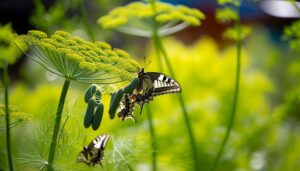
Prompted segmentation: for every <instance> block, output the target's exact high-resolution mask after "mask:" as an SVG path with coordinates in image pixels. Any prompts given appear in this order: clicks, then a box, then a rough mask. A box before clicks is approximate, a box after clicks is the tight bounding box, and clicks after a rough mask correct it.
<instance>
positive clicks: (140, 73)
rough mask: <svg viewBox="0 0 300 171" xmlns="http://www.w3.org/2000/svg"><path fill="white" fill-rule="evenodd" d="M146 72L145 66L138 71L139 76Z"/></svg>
mask: <svg viewBox="0 0 300 171" xmlns="http://www.w3.org/2000/svg"><path fill="white" fill-rule="evenodd" d="M144 74H145V71H144V68H142V69H140V70H139V72H138V77H141V76H143V75H144Z"/></svg>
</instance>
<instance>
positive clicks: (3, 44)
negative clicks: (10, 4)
mask: <svg viewBox="0 0 300 171" xmlns="http://www.w3.org/2000/svg"><path fill="white" fill-rule="evenodd" d="M13 42H14V33H13V30H12V28H11V25H10V24H7V25H4V26H2V25H0V68H1V69H2V79H3V87H4V93H3V94H4V107H3V109H4V111H3V112H4V113H5V120H6V128H5V129H6V148H7V158H8V163H9V169H10V170H14V166H13V161H12V154H11V147H10V144H11V143H10V126H11V123H10V112H12V111H11V110H10V109H11V107H10V106H9V94H8V93H9V92H8V87H9V74H8V65H10V64H13V63H15V62H16V60H17V58H19V57H20V54H21V53H20V51H19V50H18V49H17V48H16V47H15V45H14V43H13ZM13 124H15V123H13Z"/></svg>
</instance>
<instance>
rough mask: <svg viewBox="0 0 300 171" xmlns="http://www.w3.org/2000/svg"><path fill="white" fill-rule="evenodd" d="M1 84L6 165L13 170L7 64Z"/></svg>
mask: <svg viewBox="0 0 300 171" xmlns="http://www.w3.org/2000/svg"><path fill="white" fill-rule="evenodd" d="M3 84H4V100H5V113H6V115H5V116H6V148H7V158H8V165H9V170H11V171H13V170H14V166H13V161H12V155H11V148H10V128H9V124H10V123H9V122H10V121H9V119H10V118H9V108H8V65H7V64H4V65H3Z"/></svg>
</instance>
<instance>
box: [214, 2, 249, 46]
mask: <svg viewBox="0 0 300 171" xmlns="http://www.w3.org/2000/svg"><path fill="white" fill-rule="evenodd" d="M218 3H219V4H220V5H223V7H222V8H220V9H217V10H216V19H217V21H218V22H220V23H230V22H234V23H237V22H240V21H239V20H240V16H239V13H238V8H239V6H240V5H241V4H240V1H239V0H218ZM238 29H240V35H238V31H237V30H238ZM250 33H251V28H250V27H249V26H245V25H241V26H240V28H238V27H237V24H236V25H235V26H234V27H229V28H227V29H226V30H225V31H224V33H223V36H224V37H225V38H228V39H232V40H234V41H239V40H243V39H245V38H246V37H247V36H248V35H249V34H250Z"/></svg>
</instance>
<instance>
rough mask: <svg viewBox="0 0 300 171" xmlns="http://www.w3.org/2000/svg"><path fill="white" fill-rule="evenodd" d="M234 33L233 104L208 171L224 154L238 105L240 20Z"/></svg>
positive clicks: (215, 165) (213, 167) (213, 168)
mask: <svg viewBox="0 0 300 171" xmlns="http://www.w3.org/2000/svg"><path fill="white" fill-rule="evenodd" d="M236 28H237V29H236V32H237V42H236V48H237V55H236V56H237V59H236V74H235V86H234V93H233V102H232V107H231V111H230V115H229V122H228V125H227V129H226V133H225V136H224V139H223V141H222V144H221V146H220V149H219V151H218V153H217V156H216V158H215V159H214V162H213V164H212V166H211V169H210V171H214V170H216V168H217V166H218V163H219V161H220V158H221V157H222V154H223V152H224V147H225V145H226V144H227V141H228V138H229V136H230V133H231V130H232V127H233V122H234V119H235V115H236V109H237V103H238V95H239V87H240V72H241V71H240V70H241V24H240V18H238V20H237V21H236Z"/></svg>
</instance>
